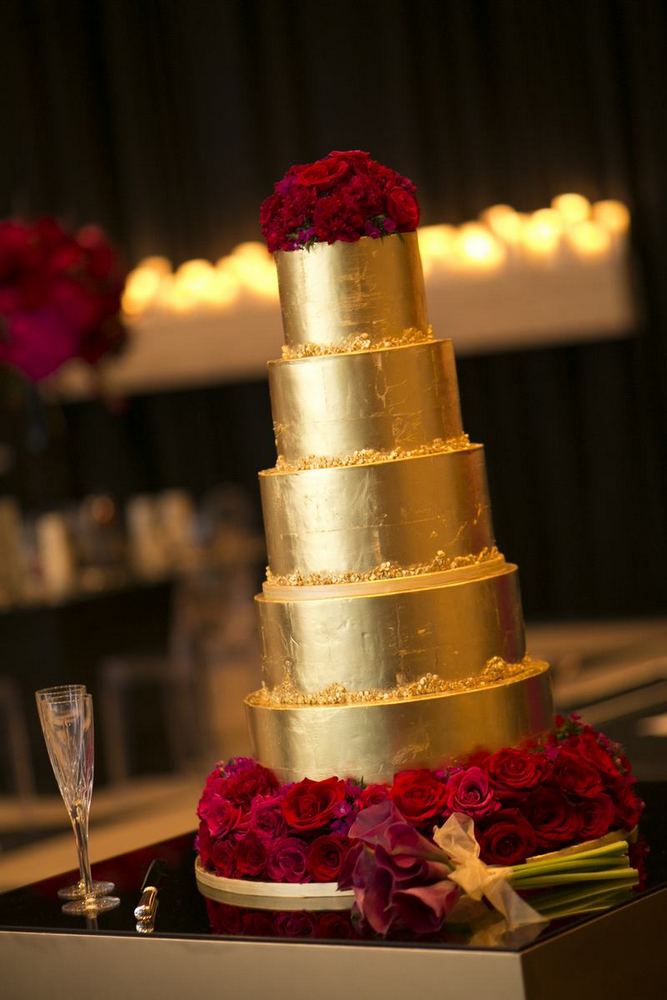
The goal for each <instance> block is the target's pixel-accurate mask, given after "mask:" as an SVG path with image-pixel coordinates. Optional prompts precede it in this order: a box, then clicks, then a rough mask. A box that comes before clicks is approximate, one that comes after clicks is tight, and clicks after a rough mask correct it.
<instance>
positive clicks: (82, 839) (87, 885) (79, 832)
mask: <svg viewBox="0 0 667 1000" xmlns="http://www.w3.org/2000/svg"><path fill="white" fill-rule="evenodd" d="M70 819H71V820H72V828H73V830H74V839H75V840H76V853H77V855H78V858H79V873H80V875H81V881H82V882H83V888H84V892H85V895H86V897H87V896H92V894H93V879H92V876H91V874H90V861H89V859H88V816H87V814H86V810H85V809H82V808H81V805H75V806H74V807H73V809H72V812H71V813H70Z"/></svg>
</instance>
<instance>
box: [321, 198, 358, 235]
mask: <svg viewBox="0 0 667 1000" xmlns="http://www.w3.org/2000/svg"><path fill="white" fill-rule="evenodd" d="M363 223H364V218H363V215H362V214H361V212H360V211H359V209H358V208H357V206H356V205H355V204H354V202H347V201H344V200H343V198H341V196H340V195H338V194H331V195H328V196H327V197H326V198H321V199H320V200H319V201H318V203H317V204H316V205H315V209H314V211H313V227H314V229H315V232H316V234H317V238H318V239H319V240H321V241H322V242H323V243H335V242H336V240H341V241H343V242H346V243H349V242H353V241H354V240H355V239H358V238H359V237H358V230H359V229H360V228H361V227H362V226H363Z"/></svg>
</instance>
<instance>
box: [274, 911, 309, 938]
mask: <svg viewBox="0 0 667 1000" xmlns="http://www.w3.org/2000/svg"><path fill="white" fill-rule="evenodd" d="M315 920H316V918H315V916H314V915H311V914H310V913H306V912H305V911H303V910H294V911H291V912H283V913H278V914H277V915H276V920H275V931H274V933H275V934H276V935H277V936H278V937H292V938H304V937H312V936H313V933H314V931H315Z"/></svg>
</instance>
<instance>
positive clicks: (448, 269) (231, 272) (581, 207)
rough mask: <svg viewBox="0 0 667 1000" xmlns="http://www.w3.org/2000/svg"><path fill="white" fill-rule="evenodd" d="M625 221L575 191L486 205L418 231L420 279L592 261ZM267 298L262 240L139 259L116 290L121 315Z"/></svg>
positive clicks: (274, 290) (272, 277) (612, 248)
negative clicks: (467, 216) (210, 251)
mask: <svg viewBox="0 0 667 1000" xmlns="http://www.w3.org/2000/svg"><path fill="white" fill-rule="evenodd" d="M629 226H630V213H629V211H628V208H627V206H626V205H624V204H623V202H620V201H617V200H613V199H607V200H604V201H597V202H593V203H591V202H590V201H589V200H588V199H587V198H585V197H584V196H583V195H580V194H574V193H570V194H561V195H558V196H557V197H555V198H554V199H553V200H552V202H551V206H550V207H549V208H541V209H539V210H537V211H535V212H532V213H525V212H518V211H516V210H515V209H513V208H512V207H511V206H510V205H493V206H491V207H490V208H488V209H486V211H484V212H482V213H481V215H480V217H479V219H478V220H477V221H475V222H468V223H464V224H463V225H461V226H451V225H446V224H442V225H435V226H422V227H421V228H420V229H419V245H420V250H421V255H422V261H423V265H424V272H425V274H426V276H427V277H428V276H429V275H431V274H432V273H434V272H440V274H442V275H448V276H451V277H452V278H456V277H458V276H462V277H465V276H466V275H475V274H476V275H480V274H485V273H486V274H492V273H494V272H499V271H500V272H502V269H503V268H507V267H512V266H516V265H519V266H528V267H531V266H532V267H534V266H558V265H563V264H565V263H570V264H574V265H577V264H583V263H586V262H595V261H600V260H603V259H605V258H608V257H610V256H611V255H614V254H616V253H618V252H619V250H620V248H621V247H622V245H623V243H624V240H625V238H626V235H627V232H628V229H629ZM244 297H251V298H252V299H254V300H255V301H258V302H261V301H264V302H267V303H275V302H276V301H277V299H278V285H277V281H276V273H275V267H274V264H273V261H272V259H271V256H270V254H269V253H268V252H267V250H266V248H265V247H264V245H263V244H262V243H256V242H248V243H241V244H240V245H239V246H237V247H236V248H235V249H234V250H233V251H232V253H230V254H228V255H227V256H225V257H222V258H221V259H220V260H219V261H217V263H211V262H210V261H207V260H189V261H185V263H183V264H181V265H180V267H178V268H177V269H176V270H175V271H174V270H173V268H172V265H171V262H170V261H169V260H168V259H167V258H165V257H159V256H153V257H146V258H145V259H144V260H142V261H141V262H140V263H139V264H138V265H137V267H136V268H134V270H133V271H131V272H130V274H129V275H128V278H127V282H126V285H125V291H124V294H123V310H124V312H125V314H126V316H127V318H128V319H129V320H132V319H136V318H138V317H140V316H142V315H145V314H151V313H164V312H167V313H176V314H179V313H188V312H192V311H201V310H209V311H220V310H225V309H228V308H229V307H231V306H234V305H235V304H236V303H237V302H238V301H239V300H240V299H243V298H244Z"/></svg>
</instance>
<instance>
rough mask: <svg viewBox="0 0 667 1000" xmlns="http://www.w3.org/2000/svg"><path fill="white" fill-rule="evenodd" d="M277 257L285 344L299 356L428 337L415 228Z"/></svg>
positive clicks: (281, 253)
mask: <svg viewBox="0 0 667 1000" xmlns="http://www.w3.org/2000/svg"><path fill="white" fill-rule="evenodd" d="M275 257H276V265H277V268H278V284H279V286H280V307H281V310H282V317H283V329H284V332H285V343H286V345H287V347H288V350H289V349H292V352H293V353H295V354H296V355H297V356H298V355H299V354H300V353H306V354H307V353H308V352H309V351H312V352H313V353H314V352H316V351H317V349H318V348H324V350H325V351H327V350H332V349H333V350H336V349H338V350H350V349H352V350H354V349H355V346H357V345H359V344H361V346H364V347H385V346H388V345H390V344H394V343H401V342H405V341H406V339H407V338H408V337H410V336H411V338H412V339H413V340H416V339H424V338H426V337H428V335H429V334H428V320H427V316H426V298H425V293H424V277H423V273H422V266H421V258H420V256H419V247H418V243H417V234H416V233H415V232H412V233H397V234H395V235H394V236H390V237H388V238H384V239H371V238H368V237H365V238H363V239H360V240H358V241H357V242H356V243H334V244H332V245H329V244H326V243H316V244H315V245H314V246H313V247H311V249H309V250H307V251H295V252H280V253H277V254H276V255H275Z"/></svg>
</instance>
